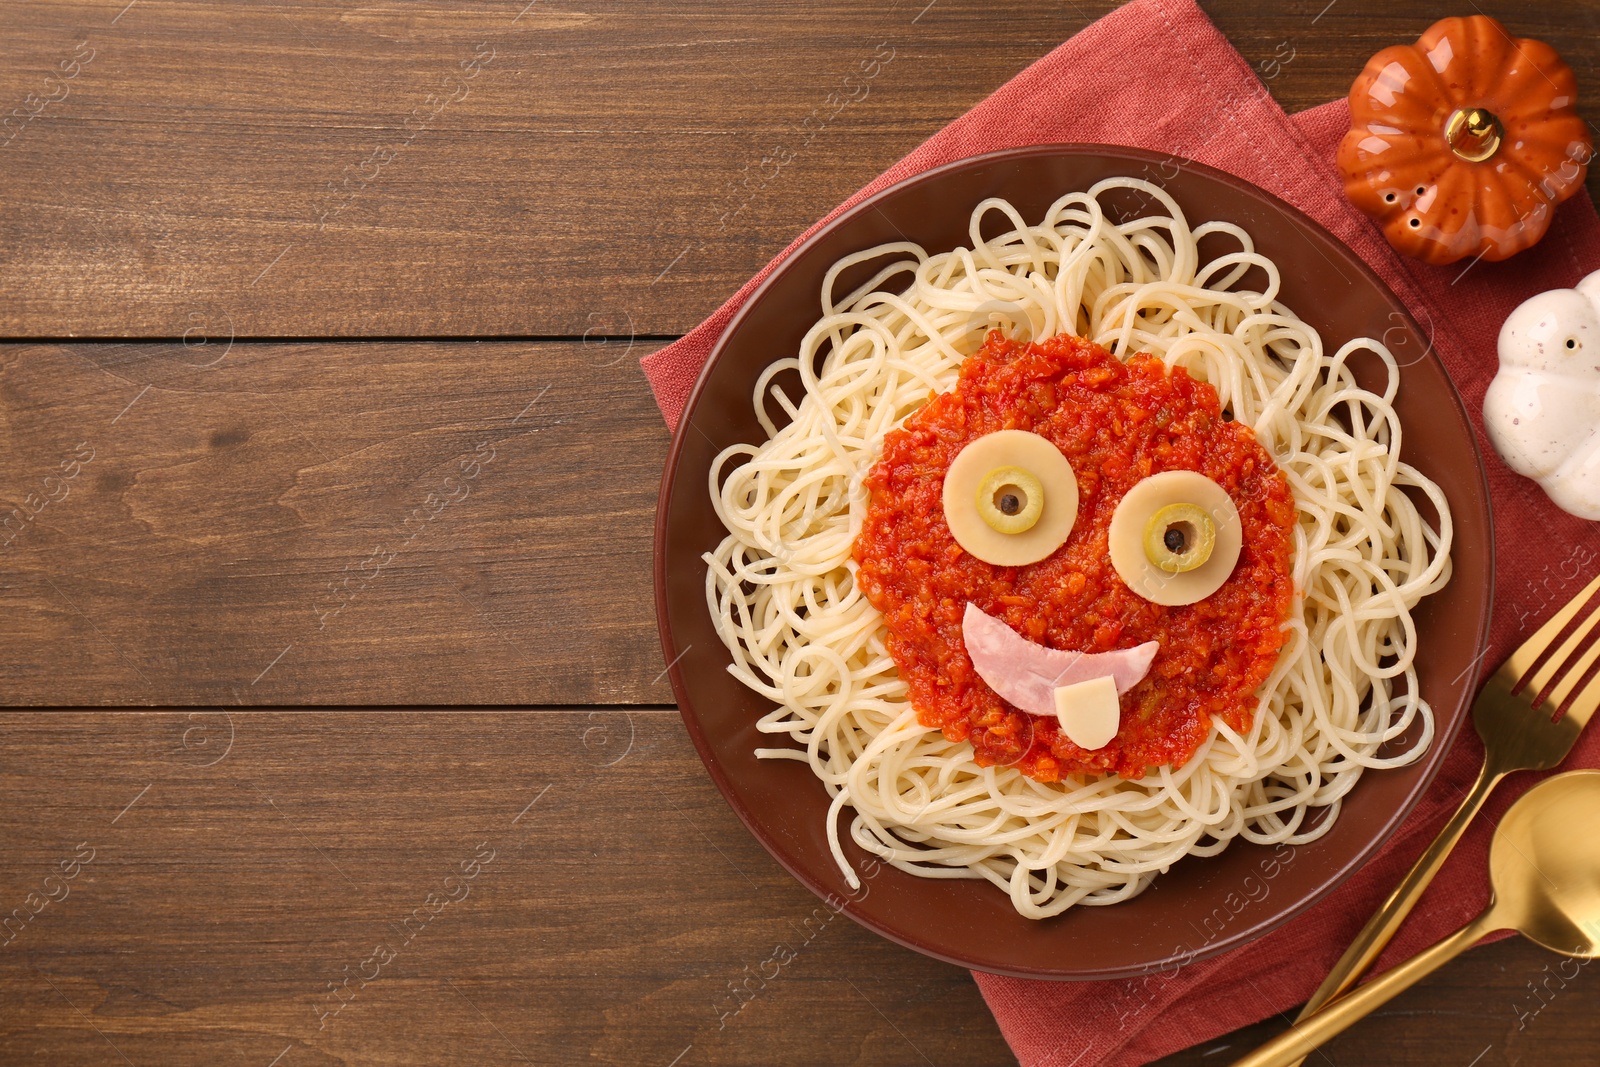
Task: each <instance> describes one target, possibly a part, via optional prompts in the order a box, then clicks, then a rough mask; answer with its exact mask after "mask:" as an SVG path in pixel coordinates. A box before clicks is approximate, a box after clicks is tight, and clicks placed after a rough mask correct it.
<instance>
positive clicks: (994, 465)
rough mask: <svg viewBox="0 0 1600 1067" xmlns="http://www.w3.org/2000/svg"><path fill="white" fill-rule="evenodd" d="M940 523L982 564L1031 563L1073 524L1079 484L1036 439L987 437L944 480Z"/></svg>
mask: <svg viewBox="0 0 1600 1067" xmlns="http://www.w3.org/2000/svg"><path fill="white" fill-rule="evenodd" d="M944 517H945V521H946V522H948V523H949V524H950V533H951V535H952V536H954V537H955V539H956V543H957V544H958V545H960V546H961V547H962V549H963V550H965V551H966V552H968V553H970V554H971V555H973V556H976V557H977V558H978V559H981V560H983V561H984V562H985V563H990V564H993V565H994V566H996V567H1021V566H1025V565H1026V564H1029V563H1037V562H1039V561H1040V560H1042V559H1044V558H1045V557H1046V556H1048V555H1050V553H1052V552H1054V551H1055V550H1056V549H1058V548H1060V547H1061V546H1062V545H1063V544H1064V543H1065V542H1066V540H1067V535H1068V534H1070V533H1072V525H1073V523H1075V522H1077V521H1078V478H1077V475H1075V474H1073V472H1072V464H1071V463H1069V462H1067V457H1066V456H1063V455H1062V454H1061V450H1060V449H1059V448H1057V447H1056V446H1055V445H1054V444H1053V443H1051V442H1050V441H1049V440H1047V439H1046V438H1043V437H1040V436H1039V435H1038V434H1036V433H1029V432H1028V431H1026V430H1000V431H998V432H996V433H991V434H985V435H984V436H982V437H979V438H977V439H976V440H973V441H971V442H969V443H968V444H967V446H966V447H965V448H963V449H962V450H961V452H960V454H959V455H957V456H956V458H955V461H954V462H953V463H951V464H950V469H949V470H948V471H946V472H945V476H944Z"/></svg>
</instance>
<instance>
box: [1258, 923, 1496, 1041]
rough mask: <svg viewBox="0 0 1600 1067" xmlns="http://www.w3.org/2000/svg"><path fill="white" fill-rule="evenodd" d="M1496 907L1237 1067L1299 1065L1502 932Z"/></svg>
mask: <svg viewBox="0 0 1600 1067" xmlns="http://www.w3.org/2000/svg"><path fill="white" fill-rule="evenodd" d="M1498 928H1499V924H1497V923H1496V922H1495V916H1494V905H1492V904H1491V905H1490V906H1489V908H1488V909H1487V910H1486V911H1484V913H1483V914H1482V915H1480V916H1478V917H1477V918H1476V919H1474V920H1472V922H1470V923H1468V924H1467V925H1466V926H1463V927H1462V928H1461V929H1459V930H1457V931H1456V932H1455V933H1453V934H1451V935H1450V936H1449V937H1447V938H1445V939H1444V940H1443V941H1440V942H1439V943H1438V944H1436V945H1434V946H1433V947H1432V948H1429V949H1426V950H1425V951H1423V952H1419V953H1417V955H1415V956H1413V957H1411V958H1410V959H1409V960H1406V961H1405V962H1404V963H1402V964H1400V965H1399V966H1397V967H1395V968H1394V969H1393V970H1391V971H1388V972H1386V973H1384V974H1383V975H1381V976H1380V977H1378V978H1374V979H1373V980H1372V981H1370V982H1368V983H1367V984H1366V985H1364V986H1362V987H1361V988H1360V989H1357V990H1355V991H1354V992H1353V993H1348V994H1346V995H1345V996H1342V997H1340V998H1339V999H1338V1000H1336V1001H1334V1002H1333V1003H1332V1004H1329V1005H1328V1006H1327V1007H1325V1008H1323V1009H1322V1010H1321V1011H1319V1012H1317V1013H1316V1014H1315V1015H1313V1016H1312V1017H1311V1018H1309V1019H1306V1020H1304V1021H1296V1022H1294V1023H1291V1024H1290V1026H1289V1029H1288V1030H1287V1031H1285V1032H1284V1033H1282V1034H1279V1035H1278V1037H1277V1038H1276V1039H1274V1040H1272V1041H1269V1042H1268V1043H1267V1044H1265V1045H1262V1046H1261V1047H1260V1048H1258V1049H1256V1050H1255V1051H1254V1052H1252V1053H1251V1054H1250V1055H1248V1056H1246V1057H1245V1058H1244V1059H1242V1060H1237V1061H1235V1063H1234V1065H1233V1067H1288V1065H1289V1064H1292V1063H1298V1062H1299V1061H1300V1060H1301V1059H1303V1058H1304V1057H1305V1056H1307V1055H1308V1054H1310V1053H1311V1052H1312V1051H1313V1050H1315V1049H1316V1047H1317V1046H1318V1045H1321V1044H1322V1043H1323V1042H1325V1041H1327V1040H1329V1039H1330V1038H1332V1037H1334V1036H1335V1035H1337V1034H1340V1033H1342V1032H1343V1031H1344V1030H1345V1029H1346V1028H1347V1027H1349V1026H1350V1025H1351V1024H1352V1023H1354V1022H1355V1021H1356V1020H1358V1019H1360V1018H1362V1017H1363V1016H1365V1015H1366V1014H1367V1013H1369V1012H1371V1011H1374V1010H1376V1009H1378V1008H1380V1007H1382V1006H1383V1005H1384V1004H1387V1003H1388V1002H1389V1001H1390V1000H1392V999H1393V998H1394V997H1396V996H1398V995H1399V994H1400V993H1403V992H1404V991H1405V990H1407V989H1409V988H1410V987H1411V986H1412V985H1414V984H1415V983H1417V982H1419V981H1421V980H1422V979H1423V978H1426V977H1427V976H1428V975H1430V974H1432V973H1433V972H1434V971H1436V970H1438V969H1439V968H1440V967H1442V966H1444V965H1445V964H1446V963H1449V962H1450V961H1451V960H1453V959H1455V958H1456V957H1457V956H1459V955H1461V953H1463V952H1465V951H1466V950H1467V949H1469V948H1471V947H1472V946H1473V945H1474V944H1476V943H1477V942H1478V940H1479V939H1480V938H1482V937H1483V936H1484V935H1485V934H1487V933H1489V932H1490V931H1492V930H1495V929H1498Z"/></svg>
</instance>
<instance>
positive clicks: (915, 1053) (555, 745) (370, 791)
mask: <svg viewBox="0 0 1600 1067" xmlns="http://www.w3.org/2000/svg"><path fill="white" fill-rule="evenodd" d="M0 789H3V791H4V795H5V796H6V798H7V803H6V805H4V807H3V808H0V840H4V841H6V842H7V862H6V863H5V864H4V865H3V867H0V916H12V915H13V911H14V910H15V909H21V911H22V913H23V914H22V916H16V917H13V918H12V921H11V925H10V927H8V928H7V929H6V930H5V931H4V932H0V941H6V940H7V939H9V943H7V944H5V945H4V947H0V1002H3V1003H4V1004H5V1005H6V1008H7V1010H6V1011H5V1012H0V1062H6V1063H13V1062H35V1061H37V1062H48V1063H52V1064H64V1065H65V1064H77V1063H84V1064H88V1063H97V1064H99V1063H107V1062H121V1061H120V1060H119V1059H118V1058H117V1053H121V1054H122V1055H123V1056H126V1057H127V1059H128V1060H129V1061H131V1062H134V1063H158V1062H159V1063H163V1064H173V1065H183V1064H209V1063H216V1062H244V1063H258V1064H266V1063H269V1062H271V1061H272V1060H273V1058H274V1057H275V1056H279V1055H280V1054H282V1055H283V1059H282V1060H280V1061H279V1063H280V1065H281V1067H293V1065H294V1064H296V1063H315V1062H339V1063H394V1064H435V1063H446V1062H467V1061H471V1062H476V1063H485V1064H522V1063H529V1062H532V1063H540V1064H546V1063H549V1064H579V1063H606V1064H650V1065H656V1067H665V1065H666V1064H669V1063H672V1062H674V1058H675V1057H681V1058H679V1059H677V1063H678V1064H679V1065H680V1067H698V1065H705V1064H749V1063H769V1064H775V1065H776V1064H816V1063H828V1064H860V1065H868V1064H871V1065H886V1064H907V1065H910V1064H919V1065H921V1064H927V1063H936V1064H940V1065H961V1064H995V1063H1001V1062H1008V1061H1009V1056H1008V1055H1007V1052H1006V1049H1005V1047H1004V1045H1003V1043H1002V1041H1001V1039H1000V1036H999V1034H998V1032H997V1030H996V1028H995V1025H994V1023H993V1021H992V1019H991V1018H990V1016H989V1014H988V1012H987V1009H986V1008H985V1007H984V1005H983V1003H982V1001H981V999H980V998H979V996H978V994H977V991H976V988H975V987H974V986H973V985H972V983H971V980H970V979H969V978H968V976H967V975H966V974H965V972H963V971H961V970H960V969H958V968H954V967H949V966H946V965H944V964H940V963H936V962H934V961H931V960H928V959H926V958H924V957H921V956H918V955H916V954H914V953H912V952H909V951H907V950H904V949H901V948H899V947H898V946H895V945H892V944H890V943H888V942H886V941H883V940H881V939H879V938H877V937H876V936H874V935H872V934H869V933H868V932H866V931H865V930H863V929H861V928H859V927H856V926H855V925H854V924H853V923H850V922H846V921H830V922H827V923H826V924H823V925H818V924H817V922H816V921H815V918H814V912H815V909H816V908H817V907H818V902H817V901H816V900H815V899H814V898H813V897H811V896H810V894H809V893H807V892H806V891H805V890H804V889H803V888H801V887H800V886H799V884H798V883H796V882H795V881H794V880H793V879H791V878H790V877H789V876H788V875H787V874H785V873H784V872H783V871H782V870H781V868H779V867H778V866H777V865H776V863H774V862H773V861H772V860H771V859H770V858H769V857H768V856H767V855H766V853H765V852H764V851H763V850H762V849H761V848H760V846H759V845H757V844H756V842H755V841H754V839H753V838H751V837H750V835H749V834H748V833H747V832H746V831H745V830H744V829H743V827H742V826H740V824H739V822H738V820H737V819H736V818H735V816H734V815H733V813H732V811H731V810H730V809H729V808H728V807H727V805H726V804H725V803H724V802H723V801H722V799H721V798H720V797H719V796H718V795H717V793H716V791H715V789H714V788H713V786H712V785H711V783H710V781H709V779H708V778H707V777H706V775H705V773H704V771H703V769H702V768H701V766H700V764H699V761H698V759H697V758H696V757H695V755H694V752H693V749H692V747H691V745H690V744H689V741H688V739H687V737H686V736H685V734H684V732H683V729H682V727H681V724H680V723H679V721H678V719H677V716H676V713H675V712H670V711H666V712H664V711H635V712H632V713H624V712H620V711H600V712H595V711H590V710H588V709H572V710H569V711H550V712H545V713H540V714H523V713H516V712H459V711H458V712H442V713H434V712H432V711H427V710H418V711H412V712H399V711H392V710H379V709H362V710H359V711H330V712H320V713H319V712H303V711H302V712H239V711H235V712H233V713H231V714H225V713H224V712H222V711H214V710H207V711H195V712H143V713H139V712H116V713H112V712H54V713H31V714H28V713H11V714H7V715H3V716H0ZM91 850H92V858H91V857H90V856H89V854H90V851H91ZM490 853H492V856H493V858H492V859H490V860H488V861H487V862H478V863H477V867H476V873H475V874H473V875H472V876H471V877H468V876H467V875H468V872H471V871H473V869H474V867H473V864H474V862H475V861H476V860H477V858H478V857H480V856H486V855H489V854H490ZM75 857H83V858H80V859H79V860H78V862H77V865H76V867H75V868H74V867H73V866H72V863H71V861H72V860H73V859H74V858H75ZM63 861H68V865H67V866H65V867H63V866H62V863H63ZM464 863H465V864H466V866H463V864H464ZM67 872H74V876H73V877H72V878H65V877H63V875H64V874H65V873H67ZM52 875H53V876H54V877H51V876H52ZM447 878H449V879H454V881H449V882H447V881H446V879H447ZM430 893H435V894H439V896H440V897H444V898H448V897H451V896H454V897H456V898H457V899H455V900H453V901H451V902H450V903H448V904H440V903H439V902H438V901H439V898H438V897H436V898H435V900H434V902H433V903H432V904H431V905H430V904H427V903H426V902H427V901H428V896H429V894H430ZM30 894H33V896H32V898H31V899H30V896H29V895H30ZM41 902H42V903H41ZM435 907H436V908H438V911H437V913H435V912H434V911H433V909H434V908H435ZM418 908H423V909H424V911H423V912H422V913H421V914H420V915H419V914H417V911H416V909H418ZM825 910H826V909H824V911H825ZM808 917H810V918H813V925H812V927H810V928H809V930H808V928H807V927H806V925H805V924H806V920H807V919H808ZM24 918H25V920H26V921H24ZM780 945H781V946H784V947H785V948H787V949H789V950H791V951H793V952H794V954H795V955H794V959H793V960H792V961H790V962H788V963H787V964H786V965H784V966H782V967H780V968H777V974H776V976H773V975H774V970H773V967H774V966H775V965H767V966H763V964H764V963H765V961H767V960H768V959H769V958H771V957H772V954H773V952H774V949H775V947H776V946H780ZM379 946H383V947H384V948H385V949H386V950H388V951H392V952H394V953H395V955H394V958H393V959H392V960H389V961H388V962H385V963H382V964H381V965H380V964H379V963H378V962H377V961H378V960H380V959H383V958H384V954H379V955H378V956H376V957H375V956H374V952H375V950H376V949H377V948H378V947H379ZM1557 959H1558V958H1557V957H1554V956H1551V955H1550V954H1548V953H1545V952H1542V951H1541V950H1538V949H1535V948H1533V947H1532V946H1529V945H1527V944H1525V943H1522V942H1519V941H1510V942H1505V943H1502V944H1498V945H1494V946H1490V947H1487V948H1483V949H1479V950H1476V951H1474V952H1472V953H1469V954H1468V955H1467V956H1465V957H1463V958H1462V959H1461V960H1459V961H1457V962H1455V963H1453V964H1452V965H1451V966H1450V967H1448V968H1446V969H1445V970H1444V971H1443V972H1442V973H1440V974H1438V975H1436V976H1434V977H1433V978H1432V979H1430V980H1429V981H1428V982H1426V983H1424V984H1423V985H1422V986H1420V987H1419V988H1417V989H1414V990H1412V991H1411V992H1409V993H1407V994H1405V995H1404V996H1403V997H1401V998H1400V999H1399V1000H1397V1001H1395V1002H1394V1003H1392V1004H1391V1005H1389V1006H1388V1007H1387V1008H1385V1009H1384V1010H1383V1011H1382V1012H1380V1013H1379V1014H1378V1015H1376V1016H1374V1017H1372V1018H1371V1019H1369V1020H1367V1021H1365V1022H1363V1023H1362V1024H1361V1025H1360V1026H1359V1027H1357V1028H1356V1029H1355V1030H1353V1031H1351V1032H1350V1033H1349V1034H1347V1035H1345V1036H1344V1037H1341V1038H1340V1039H1339V1040H1338V1041H1337V1042H1336V1043H1334V1044H1333V1045H1332V1046H1330V1047H1329V1049H1328V1050H1327V1052H1328V1055H1329V1057H1330V1058H1331V1060H1332V1061H1333V1062H1335V1063H1341V1064H1345V1063H1350V1064H1367V1063H1383V1064H1394V1065H1424V1064H1426V1065H1436V1064H1441V1063H1453V1064H1461V1065H1465V1064H1468V1063H1472V1062H1474V1057H1481V1058H1479V1059H1478V1060H1477V1061H1476V1062H1477V1064H1478V1067H1485V1065H1502V1064H1504V1065H1509V1064H1515V1063H1517V1062H1519V1061H1520V1062H1522V1063H1558V1062H1588V1061H1589V1060H1590V1059H1591V1058H1592V1055H1591V1053H1592V1050H1593V1048H1594V1047H1595V1044H1596V1042H1600V1013H1597V1012H1596V1011H1595V1010H1594V1008H1595V1004H1596V997H1597V992H1596V991H1597V989H1600V986H1596V985H1595V984H1594V983H1595V979H1594V976H1593V975H1592V974H1590V973H1589V970H1588V969H1587V968H1575V967H1574V966H1572V965H1570V964H1569V965H1568V966H1567V968H1566V969H1565V970H1562V969H1561V968H1560V967H1559V965H1558V963H1557ZM747 968H748V970H747ZM374 972H376V977H371V978H370V980H369V981H368V982H367V983H366V984H365V985H362V984H361V982H360V977H359V976H360V975H361V974H362V973H365V974H366V975H368V976H372V975H373V974H374ZM762 972H765V973H766V974H767V975H768V976H771V977H769V978H768V979H765V980H762V979H760V978H759V977H758V978H757V979H754V980H751V981H750V985H749V987H748V988H749V990H750V992H749V993H747V994H746V995H745V996H744V998H743V1001H742V1003H743V1007H742V1010H739V1011H737V1012H733V1009H734V1008H735V1007H737V1006H738V1005H739V1004H740V1003H741V1001H740V1000H735V999H733V998H732V995H731V994H730V993H729V983H730V982H733V983H735V984H738V983H742V982H745V981H746V980H747V979H748V977H749V976H750V975H752V974H755V975H759V974H761V973H762ZM347 974H349V975H351V976H352V978H351V982H350V985H349V986H348V987H347V986H345V985H344V979H345V976H346V975H347ZM1563 975H1565V976H1566V977H1563ZM330 983H332V984H333V985H334V986H336V987H337V990H338V992H334V991H330V989H329V985H330ZM341 1005H342V1006H341ZM335 1009H337V1010H335ZM730 1013H731V1014H730ZM1278 1026H1281V1023H1277V1024H1273V1023H1266V1024H1262V1025H1260V1026H1257V1027H1252V1028H1250V1029H1248V1030H1245V1031H1241V1032H1239V1033H1237V1034H1234V1035H1230V1036H1229V1037H1227V1038H1223V1039H1220V1040H1218V1041H1213V1042H1208V1043H1206V1044H1204V1045H1201V1046H1197V1047H1196V1048H1194V1049H1192V1050H1190V1051H1188V1052H1186V1053H1183V1054H1180V1055H1178V1056H1174V1057H1170V1058H1169V1059H1167V1060H1164V1061H1162V1062H1163V1063H1164V1064H1166V1065H1168V1067H1179V1065H1196V1067H1198V1065H1200V1064H1207V1065H1211V1064H1215V1063H1218V1062H1228V1061H1229V1060H1231V1059H1232V1058H1234V1057H1235V1056H1237V1055H1238V1054H1239V1053H1240V1052H1241V1051H1243V1050H1244V1049H1245V1048H1247V1047H1250V1046H1251V1045H1253V1044H1254V1043H1256V1042H1258V1041H1260V1040H1262V1039H1264V1038H1265V1037H1266V1036H1267V1035H1269V1034H1270V1033H1272V1032H1275V1031H1276V1029H1277V1028H1278ZM113 1050H115V1051H113ZM286 1050H287V1051H286ZM1486 1050H1487V1051H1486ZM1072 1054H1073V1053H1072V1052H1071V1050H1066V1052H1065V1054H1064V1055H1063V1057H1062V1062H1070V1060H1071V1055H1072ZM1225 1054H1226V1055H1225ZM1319 1062H1320V1061H1319Z"/></svg>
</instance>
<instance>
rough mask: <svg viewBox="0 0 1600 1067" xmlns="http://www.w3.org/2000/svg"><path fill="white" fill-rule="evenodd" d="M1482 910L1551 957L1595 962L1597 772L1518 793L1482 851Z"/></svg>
mask: <svg viewBox="0 0 1600 1067" xmlns="http://www.w3.org/2000/svg"><path fill="white" fill-rule="evenodd" d="M1489 881H1490V883H1491V884H1492V885H1493V886H1494V903H1493V904H1492V905H1490V909H1489V910H1490V912H1492V913H1497V914H1498V917H1499V918H1500V919H1501V920H1502V921H1501V923H1500V925H1498V927H1496V928H1498V929H1511V930H1516V931H1517V932H1518V933H1520V934H1522V936H1523V937H1526V938H1527V939H1528V940H1530V941H1533V942H1535V943H1536V944H1539V945H1543V946H1544V947H1545V948H1547V949H1550V950H1551V951H1552V952H1561V953H1564V954H1566V955H1568V956H1581V957H1585V958H1587V957H1594V956H1600V771H1573V772H1571V773H1569V774H1559V775H1556V776H1555V777H1554V778H1548V779H1546V780H1545V781H1543V782H1541V783H1539V784H1538V785H1536V786H1534V787H1533V788H1532V789H1530V790H1528V791H1527V792H1526V793H1524V794H1523V795H1522V798H1521V799H1519V800H1518V801H1517V802H1516V803H1515V804H1513V805H1512V806H1511V809H1510V810H1509V811H1507V812H1506V814H1505V818H1504V819H1502V820H1501V821H1500V825H1499V827H1498V828H1497V829H1496V830H1495V835H1494V843H1493V844H1492V845H1490V847H1489Z"/></svg>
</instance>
